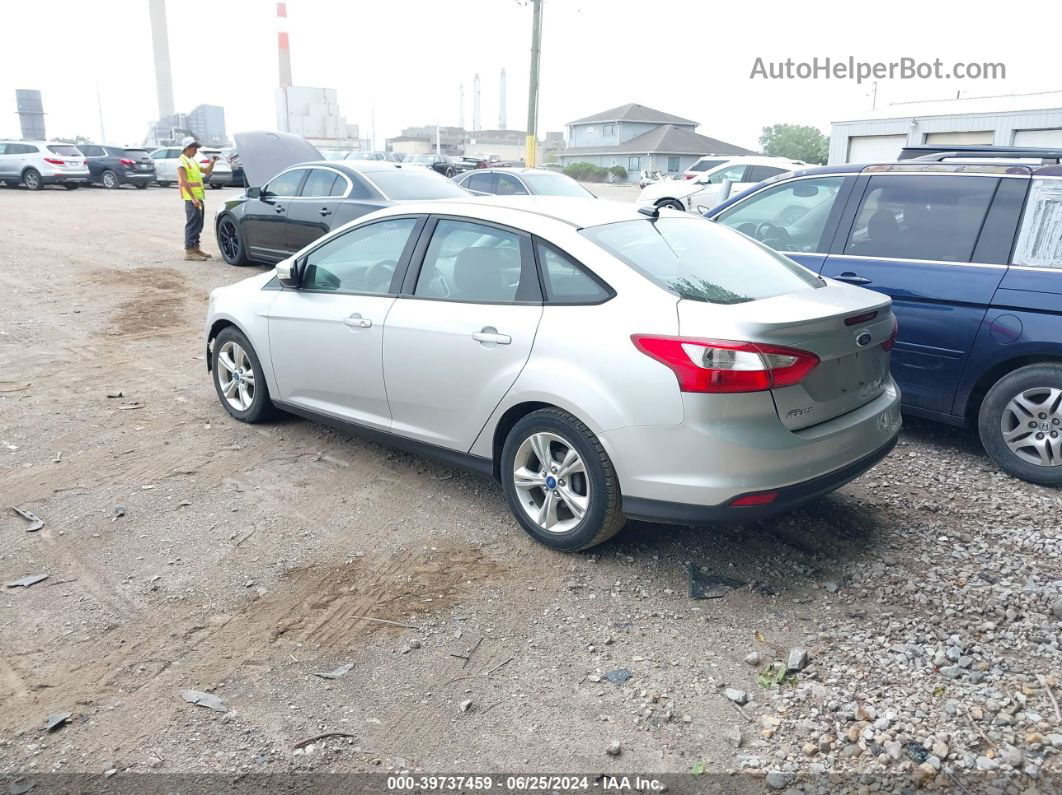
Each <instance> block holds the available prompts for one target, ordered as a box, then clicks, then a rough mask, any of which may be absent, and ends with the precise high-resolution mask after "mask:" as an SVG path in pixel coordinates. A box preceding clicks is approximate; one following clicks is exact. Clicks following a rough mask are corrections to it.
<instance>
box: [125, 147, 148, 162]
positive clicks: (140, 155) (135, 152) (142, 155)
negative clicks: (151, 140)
mask: <svg viewBox="0 0 1062 795" xmlns="http://www.w3.org/2000/svg"><path fill="white" fill-rule="evenodd" d="M125 156H126V157H128V158H130V159H132V160H146V159H147V157H148V153H147V150H146V149H126V150H125Z"/></svg>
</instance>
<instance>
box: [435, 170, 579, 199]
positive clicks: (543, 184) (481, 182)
mask: <svg viewBox="0 0 1062 795" xmlns="http://www.w3.org/2000/svg"><path fill="white" fill-rule="evenodd" d="M455 182H457V184H458V185H460V186H461V187H462V188H467V189H468V190H470V191H472V192H473V193H479V194H487V193H493V194H497V195H499V196H514V195H532V196H577V197H581V198H584V199H592V198H594V194H592V193H591V192H590V191H588V190H587V189H586V188H584V187H583V186H582V185H580V184H579V183H578V182H576V181H575V180H574V179H572V178H571V177H566V176H565V175H564V174H556V173H554V172H552V171H546V170H544V169H540V168H490V169H476V170H475V171H467V172H465V173H464V174H460V175H458V176H457V177H456V179H455Z"/></svg>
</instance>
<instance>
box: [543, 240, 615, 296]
mask: <svg viewBox="0 0 1062 795" xmlns="http://www.w3.org/2000/svg"><path fill="white" fill-rule="evenodd" d="M535 252H536V254H537V255H538V264H539V268H540V269H541V273H542V282H543V284H544V286H545V288H546V300H547V301H549V302H550V303H551V304H599V303H601V302H602V301H607V300H608V299H609V298H610V297H611V295H612V294H611V293H610V292H609V291H608V290H607V289H606V288H605V287H604V286H603V285H602V284H601V283H600V282H598V281H597V280H596V279H594V277H592V276H591V275H590V274H589V273H587V271H586V270H584V269H583V267H582V266H581V265H578V264H576V263H575V261H573V260H572V259H571V257H569V256H568V255H567V254H565V253H563V252H562V251H560V250H559V249H556V248H554V247H553V246H551V245H550V244H549V243H543V242H542V241H541V240H539V241H536V243H535Z"/></svg>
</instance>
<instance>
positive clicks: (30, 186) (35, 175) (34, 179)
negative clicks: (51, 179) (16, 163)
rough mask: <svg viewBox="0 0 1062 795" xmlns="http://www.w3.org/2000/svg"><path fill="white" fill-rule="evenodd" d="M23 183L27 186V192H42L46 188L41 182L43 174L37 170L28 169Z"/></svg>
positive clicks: (23, 175) (24, 174)
mask: <svg viewBox="0 0 1062 795" xmlns="http://www.w3.org/2000/svg"><path fill="white" fill-rule="evenodd" d="M22 182H23V183H25V185H26V190H40V189H41V188H43V187H44V183H43V182H42V181H41V172H39V171H38V170H37V169H35V168H27V169H26V171H25V172H24V173H23V174H22Z"/></svg>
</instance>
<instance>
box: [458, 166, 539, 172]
mask: <svg viewBox="0 0 1062 795" xmlns="http://www.w3.org/2000/svg"><path fill="white" fill-rule="evenodd" d="M476 171H497V172H501V173H503V174H556V173H557V172H556V171H550V170H549V169H548V168H528V167H521V166H487V167H486V168H479V169H476ZM476 171H467V172H465V173H466V174H475V173H476Z"/></svg>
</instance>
